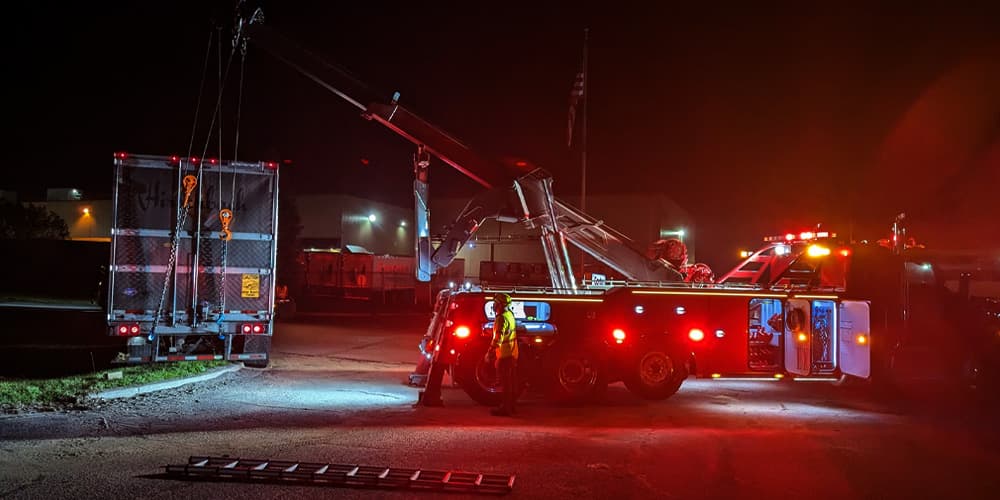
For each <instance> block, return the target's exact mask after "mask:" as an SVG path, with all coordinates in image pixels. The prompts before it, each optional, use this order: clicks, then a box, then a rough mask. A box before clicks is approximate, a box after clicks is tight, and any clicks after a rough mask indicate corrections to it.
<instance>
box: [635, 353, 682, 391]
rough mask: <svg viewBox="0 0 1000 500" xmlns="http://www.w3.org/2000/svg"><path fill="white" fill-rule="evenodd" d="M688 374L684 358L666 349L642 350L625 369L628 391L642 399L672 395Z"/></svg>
mask: <svg viewBox="0 0 1000 500" xmlns="http://www.w3.org/2000/svg"><path fill="white" fill-rule="evenodd" d="M687 376H688V371H687V366H686V365H685V360H684V358H682V357H681V356H678V355H676V354H671V352H670V351H668V350H667V349H661V348H655V349H650V350H648V351H644V352H642V353H641V354H640V356H638V357H637V358H636V359H635V361H634V362H633V363H632V364H631V366H630V367H628V369H627V370H626V373H625V376H624V380H625V387H626V388H628V390H629V392H631V393H632V394H635V395H636V396H639V397H640V398H642V399H649V400H660V399H667V398H669V397H670V396H673V395H674V393H675V392H677V390H678V389H680V387H681V384H683V383H684V379H686V378H687Z"/></svg>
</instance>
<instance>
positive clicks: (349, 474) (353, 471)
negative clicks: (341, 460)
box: [344, 465, 361, 477]
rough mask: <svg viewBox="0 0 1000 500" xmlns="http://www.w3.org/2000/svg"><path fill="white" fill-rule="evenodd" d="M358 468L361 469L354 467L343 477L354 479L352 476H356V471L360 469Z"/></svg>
mask: <svg viewBox="0 0 1000 500" xmlns="http://www.w3.org/2000/svg"><path fill="white" fill-rule="evenodd" d="M360 468H361V467H360V466H358V465H355V466H354V468H353V469H351V472H348V473H347V474H344V475H345V476H347V477H354V476H356V475H358V469H360Z"/></svg>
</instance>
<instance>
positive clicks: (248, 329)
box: [240, 323, 267, 335]
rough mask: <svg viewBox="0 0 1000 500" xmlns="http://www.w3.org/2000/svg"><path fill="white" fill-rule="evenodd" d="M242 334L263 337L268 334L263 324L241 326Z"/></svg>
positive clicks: (244, 324)
mask: <svg viewBox="0 0 1000 500" xmlns="http://www.w3.org/2000/svg"><path fill="white" fill-rule="evenodd" d="M240 333H242V334H244V335H261V334H264V333H267V327H266V326H264V325H263V324H262V323H243V324H242V325H240Z"/></svg>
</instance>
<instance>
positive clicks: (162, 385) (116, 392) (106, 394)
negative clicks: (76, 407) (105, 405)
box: [90, 363, 243, 399]
mask: <svg viewBox="0 0 1000 500" xmlns="http://www.w3.org/2000/svg"><path fill="white" fill-rule="evenodd" d="M241 368H243V363H235V364H232V365H229V366H222V367H219V368H214V369H212V370H209V371H207V372H205V373H202V374H200V375H193V376H191V377H184V378H179V379H175V380H165V381H163V382H154V383H152V384H145V385H137V386H132V387H122V388H119V389H109V390H107V391H102V392H96V393H93V394H91V395H90V396H91V397H94V398H101V399H118V398H129V397H132V396H138V395H139V394H146V393H150V392H156V391H162V390H164V389H173V388H175V387H180V386H182V385H187V384H193V383H195V382H204V381H206V380H212V379H213V378H216V377H219V376H220V375H224V374H226V373H232V372H235V371H237V370H239V369H241Z"/></svg>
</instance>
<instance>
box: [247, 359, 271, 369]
mask: <svg viewBox="0 0 1000 500" xmlns="http://www.w3.org/2000/svg"><path fill="white" fill-rule="evenodd" d="M269 364H271V360H270V359H248V360H245V361H243V366H245V367H247V368H267V366H268V365H269Z"/></svg>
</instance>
